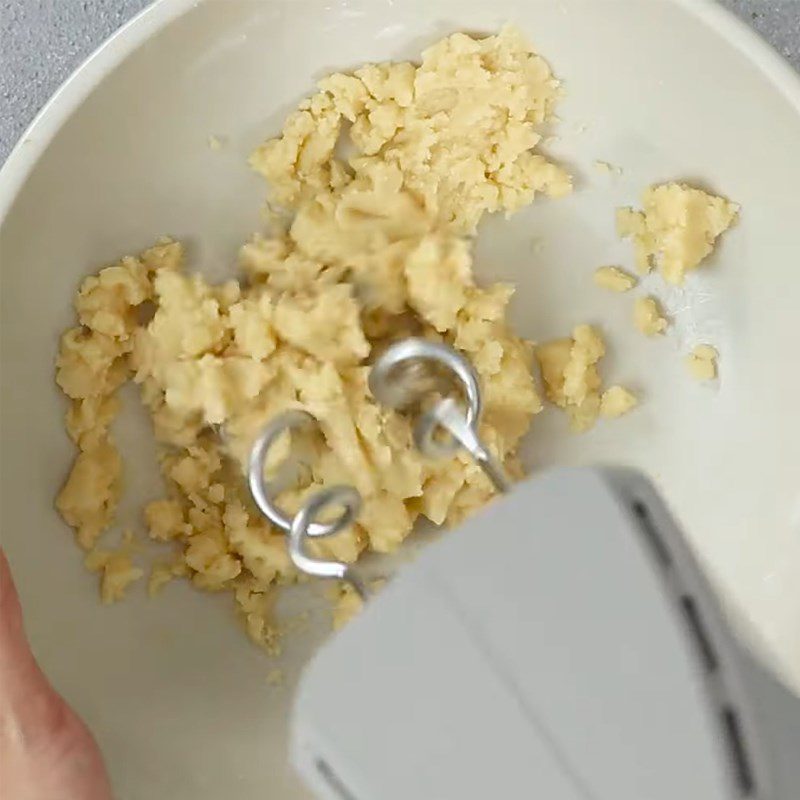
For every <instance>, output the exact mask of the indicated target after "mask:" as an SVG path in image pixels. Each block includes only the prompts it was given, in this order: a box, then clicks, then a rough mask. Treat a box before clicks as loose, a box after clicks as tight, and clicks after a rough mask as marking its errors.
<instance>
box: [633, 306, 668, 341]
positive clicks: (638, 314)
mask: <svg viewBox="0 0 800 800" xmlns="http://www.w3.org/2000/svg"><path fill="white" fill-rule="evenodd" d="M633 323H634V325H636V327H637V329H638V330H640V331H641V332H642V333H643V334H644V335H645V336H657V335H658V334H660V333H664V331H665V330H666V329H667V326H668V325H669V323H668V321H667V319H666V317H664V315H663V314H662V313H661V307H660V306H659V304H658V301H657V300H656V299H655V298H654V297H637V298H636V301H635V302H634V304H633Z"/></svg>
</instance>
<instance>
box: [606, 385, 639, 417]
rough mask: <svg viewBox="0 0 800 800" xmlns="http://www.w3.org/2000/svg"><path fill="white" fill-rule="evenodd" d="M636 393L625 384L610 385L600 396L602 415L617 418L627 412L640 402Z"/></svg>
mask: <svg viewBox="0 0 800 800" xmlns="http://www.w3.org/2000/svg"><path fill="white" fill-rule="evenodd" d="M638 402H639V401H638V400H637V399H636V395H634V394H633V393H632V392H630V391H629V390H628V389H626V388H625V387H624V386H609V387H608V389H606V390H605V391H604V392H603V394H602V396H601V398H600V416H601V417H605V418H606V419H615V418H616V417H621V416H622V415H623V414H627V413H628V412H629V411H630V410H631V409H633V408H635V407H636V405H637V404H638Z"/></svg>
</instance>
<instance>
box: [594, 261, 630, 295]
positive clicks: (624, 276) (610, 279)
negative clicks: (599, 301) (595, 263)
mask: <svg viewBox="0 0 800 800" xmlns="http://www.w3.org/2000/svg"><path fill="white" fill-rule="evenodd" d="M594 282H595V285H597V286H599V287H600V288H601V289H608V290H609V291H610V292H627V291H630V290H631V289H633V287H634V286H636V278H634V277H633V275H630V274H629V273H627V272H625V270H624V269H620V268H619V267H598V268H597V269H596V270H595V271H594Z"/></svg>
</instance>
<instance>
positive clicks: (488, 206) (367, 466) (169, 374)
mask: <svg viewBox="0 0 800 800" xmlns="http://www.w3.org/2000/svg"><path fill="white" fill-rule="evenodd" d="M558 95H559V88H558V83H557V81H556V80H555V79H554V78H553V76H552V74H551V72H550V69H549V67H548V66H547V64H546V63H545V62H544V61H543V60H542V59H541V58H540V57H539V56H538V55H536V54H535V53H533V52H532V51H531V50H530V48H529V47H528V46H527V44H526V43H525V42H524V41H523V40H522V38H521V37H520V35H519V34H518V33H517V32H515V31H514V30H513V29H510V28H509V29H504V30H503V31H502V32H501V33H500V34H499V35H497V36H492V37H489V38H486V39H474V38H471V37H469V36H466V35H463V34H455V35H453V36H450V37H448V38H446V39H444V40H442V41H441V42H439V43H438V44H435V45H434V46H433V47H431V48H430V49H428V50H426V51H425V52H424V54H423V58H422V64H421V65H419V66H417V65H414V64H411V63H400V64H370V65H366V66H364V67H362V68H361V69H358V70H356V71H355V73H353V74H335V75H331V76H329V77H327V78H325V79H324V80H322V81H321V82H320V84H319V87H318V91H317V93H316V94H314V95H313V96H312V97H310V98H308V99H307V100H305V101H303V102H302V103H301V104H300V106H299V108H298V109H297V110H296V111H294V112H293V113H291V114H290V115H289V117H288V118H287V120H286V122H285V124H284V126H283V131H282V133H281V135H280V136H278V137H277V138H275V139H271V140H269V141H268V142H266V143H265V144H264V145H262V146H261V147H259V148H258V150H257V151H256V152H255V153H254V154H253V156H252V158H251V164H252V166H253V168H254V169H255V170H257V171H258V172H259V173H261V174H262V175H263V176H264V177H265V178H266V179H267V183H268V187H269V195H268V199H269V203H270V204H271V205H272V206H273V207H274V208H277V207H280V214H281V215H282V216H283V217H284V218H286V219H287V220H288V222H287V224H286V225H285V227H282V228H279V229H277V230H272V231H270V232H269V233H268V234H260V235H256V236H254V237H253V238H252V240H251V241H249V242H247V243H246V244H245V245H244V246H243V247H242V249H241V253H240V263H241V268H242V270H243V272H244V275H245V278H246V280H245V281H243V282H241V283H239V282H237V281H230V282H228V283H225V284H220V285H212V284H210V283H208V282H207V281H206V280H205V279H204V278H202V277H201V276H200V275H198V274H193V273H191V272H189V271H187V269H186V263H185V262H186V254H185V253H184V249H183V247H182V245H181V244H180V243H178V242H173V241H169V240H163V241H160V242H158V243H157V244H156V245H155V246H154V247H152V248H150V249H148V250H146V251H144V252H143V253H141V254H139V255H138V256H131V257H126V258H124V259H122V260H121V261H120V262H119V263H117V264H114V265H112V266H109V267H107V268H105V269H103V270H101V271H100V272H99V273H98V274H97V275H95V276H91V277H89V278H87V279H86V280H85V281H84V283H83V285H82V286H81V288H80V289H79V291H78V294H77V296H76V298H75V309H76V312H77V315H78V321H79V325H78V326H77V327H75V328H73V329H71V330H69V331H67V333H65V334H64V336H63V338H62V343H61V350H60V353H59V356H58V361H57V373H56V379H57V381H58V384H59V385H60V386H61V388H62V389H63V391H64V392H65V394H66V395H67V396H68V397H69V398H70V403H71V407H70V410H69V412H68V415H67V429H68V432H69V434H70V436H71V438H72V439H73V441H74V442H75V444H76V446H77V447H78V450H79V452H78V456H77V458H76V462H75V465H74V467H73V470H72V473H71V474H70V476H69V478H68V479H67V481H66V483H65V485H64V487H63V489H62V491H61V493H60V494H59V496H58V498H57V501H56V504H57V507H58V509H59V511H60V512H61V514H62V516H63V517H64V519H65V520H66V521H67V522H68V523H69V524H70V525H71V526H73V527H74V528H75V530H76V532H77V536H78V541H79V542H80V544H81V545H82V546H83V547H84V548H86V549H87V550H93V548H95V545H96V543H97V541H98V538H99V537H100V536H101V535H102V534H103V532H104V531H106V530H107V529H108V528H109V526H110V525H111V524H112V523H113V520H114V512H115V508H116V505H117V501H118V498H119V494H120V491H121V475H122V461H121V459H120V456H119V454H118V452H117V450H116V447H115V445H114V441H113V436H112V434H111V433H110V430H109V428H110V425H111V422H112V420H113V418H114V416H115V414H116V412H117V400H116V393H117V390H118V389H119V387H120V385H121V384H123V383H124V382H126V381H133V382H134V383H135V384H137V385H138V386H139V388H140V391H141V398H142V401H143V402H144V404H145V405H146V407H147V408H148V409H149V411H150V414H151V417H152V422H153V429H154V432H155V437H156V440H157V442H158V443H159V445H160V448H161V451H160V452H161V454H160V467H161V471H162V473H163V475H164V479H165V485H166V494H165V496H164V497H163V498H162V499H159V500H155V501H154V502H151V503H150V504H149V505H147V507H146V508H145V509H144V510H143V522H144V525H145V526H146V528H147V530H148V533H149V536H150V538H151V539H152V540H153V542H154V543H157V545H158V547H160V548H162V549H163V550H164V553H163V554H162V557H161V558H160V559H159V560H158V561H157V563H156V564H155V565H154V566H153V567H152V569H151V572H150V578H149V589H150V592H151V594H156V593H157V592H158V591H159V590H160V589H161V588H162V587H163V586H164V584H166V583H167V582H169V581H170V580H172V579H173V578H176V577H183V576H186V577H187V578H188V579H189V580H191V581H192V583H193V584H194V585H195V586H197V587H199V588H202V589H207V590H211V591H218V590H226V591H229V592H231V593H232V595H233V597H234V599H235V602H236V606H237V608H238V610H239V612H240V615H241V617H242V619H243V621H244V626H245V628H246V630H247V632H248V634H249V635H250V637H251V638H252V639H253V640H254V641H256V642H258V643H260V644H261V645H263V646H264V647H266V648H267V649H268V650H270V651H271V652H277V650H278V648H279V633H280V630H279V627H278V625H277V623H276V622H275V621H274V619H273V617H272V608H273V606H274V601H275V596H276V592H277V590H278V588H279V587H280V586H282V585H284V584H287V583H292V582H295V581H296V580H297V579H298V576H297V574H296V573H295V570H294V568H293V566H292V564H291V562H290V560H289V558H288V555H287V552H286V547H285V537H284V534H283V533H282V532H280V531H278V530H276V529H275V528H273V527H272V526H271V525H270V524H269V523H268V522H266V521H265V519H263V518H262V517H261V516H260V514H259V513H258V512H257V511H256V509H255V508H254V507H253V505H252V503H251V501H250V498H249V495H248V493H247V491H246V487H245V484H244V481H243V479H242V470H243V465H244V464H245V462H246V459H247V456H248V453H249V449H250V446H251V443H252V441H253V439H254V437H255V436H256V434H257V433H258V432H259V430H260V429H261V428H262V426H263V425H264V424H265V423H266V422H267V421H268V420H269V419H271V418H272V417H274V416H275V415H276V414H277V413H279V412H282V411H285V410H287V409H290V408H301V409H305V410H306V411H308V412H310V413H311V414H312V415H313V416H314V417H316V419H317V420H318V421H319V423H320V430H319V431H318V432H316V433H309V434H308V436H307V437H306V439H305V440H303V441H302V442H300V444H301V445H302V451H303V453H304V458H305V460H304V464H303V469H300V470H298V476H297V483H296V485H294V486H291V487H289V488H288V489H287V490H286V491H285V492H284V493H283V494H282V495H281V496H280V497H279V498H278V500H279V502H280V503H282V504H283V505H284V506H285V507H286V508H287V509H288V510H289V511H292V510H294V509H295V508H297V506H298V504H299V503H300V502H301V501H302V500H303V499H304V498H305V497H307V496H308V495H309V494H310V493H312V492H314V491H316V490H318V489H319V488H320V487H323V486H329V485H332V484H341V483H345V484H350V485H353V486H355V487H357V489H358V490H359V491H360V492H361V494H362V496H363V500H364V502H363V510H362V512H361V514H360V517H359V519H358V522H357V523H356V524H355V525H353V526H352V527H351V528H350V529H349V530H347V531H344V532H342V533H340V534H338V535H337V536H335V537H331V538H329V539H324V540H318V541H317V542H315V543H314V546H315V547H316V548H317V551H318V552H319V553H321V554H323V555H328V556H331V557H335V558H337V559H340V560H343V561H347V562H352V561H355V560H356V559H358V558H359V556H360V555H361V554H362V553H363V552H365V551H367V550H373V551H379V552H388V551H392V550H394V549H396V548H397V547H398V546H399V545H400V543H401V542H402V541H403V540H404V539H405V538H406V536H407V535H408V534H409V533H410V531H411V530H412V528H413V526H414V523H415V521H416V520H417V519H418V518H419V517H421V516H423V517H427V518H428V519H429V520H431V521H432V522H434V523H436V524H443V523H455V522H458V521H460V520H461V519H463V518H464V517H465V516H466V515H468V514H469V513H471V512H472V511H473V510H475V509H476V508H478V507H480V506H481V505H483V504H484V503H486V502H487V501H488V500H489V499H490V498H491V497H492V495H493V489H492V487H491V485H490V483H489V482H488V480H487V479H486V478H485V476H484V475H483V473H482V472H481V470H480V468H479V467H477V466H476V465H475V464H474V463H472V461H471V460H470V458H469V457H467V456H465V455H463V454H460V455H458V456H456V457H454V458H453V459H451V460H450V461H446V462H430V461H427V460H425V459H422V458H421V457H420V456H419V455H418V454H417V452H416V450H415V448H414V446H413V442H412V436H411V422H410V421H409V419H407V418H406V417H404V416H402V415H399V414H398V413H396V412H394V411H392V410H387V409H385V408H382V407H381V406H379V405H378V404H377V403H376V402H375V400H374V399H373V398H372V396H371V394H370V392H369V390H368V387H367V375H368V371H369V363H370V359H371V358H373V357H374V356H375V354H377V353H379V352H380V351H381V349H382V348H384V347H385V346H386V345H387V344H388V343H389V342H391V341H392V340H394V339H397V338H400V337H403V336H407V335H410V334H413V335H421V336H427V337H430V338H431V339H439V340H443V341H446V342H448V343H449V344H451V345H453V346H455V347H456V348H458V349H459V350H460V351H461V352H463V353H464V354H465V355H466V356H467V358H469V359H470V360H471V361H472V363H473V364H474V365H475V368H476V370H477V372H478V374H479V377H480V380H481V384H482V389H483V392H484V398H485V414H484V417H483V423H482V431H481V433H482V436H483V437H484V440H485V441H486V442H487V444H488V445H489V447H490V448H491V449H492V451H493V452H494V453H495V455H496V456H497V457H498V458H499V459H500V460H501V461H504V462H506V463H508V464H509V466H512V465H513V464H514V463H515V460H514V452H515V449H516V447H517V444H518V442H519V440H520V438H521V437H522V436H523V435H524V434H525V432H526V431H527V429H528V426H529V424H530V421H531V417H532V416H533V415H534V414H535V413H537V412H538V411H539V410H540V409H541V402H540V399H539V396H538V394H537V391H536V388H535V385H534V381H533V379H532V375H531V361H532V345H530V344H529V343H528V342H526V341H524V340H522V339H520V338H519V337H517V336H516V335H515V334H514V333H513V331H511V330H510V328H509V327H508V325H507V324H506V321H505V314H506V308H507V305H508V302H509V300H510V298H511V295H512V293H513V289H512V288H511V287H509V286H507V285H502V284H497V285H493V286H480V285H478V284H477V283H476V282H475V280H474V278H473V273H472V256H471V250H472V242H471V240H469V239H467V238H465V236H466V235H471V234H473V233H474V231H475V229H476V226H477V224H478V222H479V221H480V219H481V217H482V216H483V214H485V213H487V212H489V213H491V212H496V211H503V212H506V213H512V212H514V211H516V210H517V209H519V208H521V207H523V206H525V205H527V204H529V203H530V202H531V201H532V200H533V199H534V196H535V195H536V194H537V193H544V194H549V195H552V196H559V195H563V194H565V193H567V192H569V191H570V189H571V181H570V178H569V176H568V175H567V173H566V172H565V171H564V170H563V169H562V168H561V167H559V166H557V165H555V164H553V163H550V162H548V161H547V160H546V159H545V158H544V157H543V156H542V155H540V154H538V153H537V152H536V151H535V146H536V145H537V143H538V141H539V139H540V135H539V133H538V132H537V125H539V124H540V123H543V122H545V121H546V120H547V119H548V118H549V117H550V116H551V115H552V113H553V108H554V104H555V102H556V99H557V98H558ZM343 136H346V137H348V138H349V140H350V143H351V145H352V149H353V150H354V153H353V155H352V156H351V157H350V158H348V159H347V160H343V159H341V158H339V157H338V156H337V155H336V153H337V152H338V150H337V144H339V142H340V140H341V138H342V137H343ZM146 311H147V312H149V313H145V312H146ZM144 320H149V321H146V322H145V321H144ZM595 349H596V348H595ZM593 357H594V356H593V355H592V353H587V354H586V356H585V358H584V360H585V362H586V364H585V367H584V372H588V371H589V370H591V369H592V368H593V367H592V364H593V363H594V362H593V361H591V358H593ZM598 357H599V356H598ZM573 360H574V359H573ZM595 360H596V359H595ZM570 363H571V362H570ZM569 380H570V387H571V388H570V391H571V392H572V394H571V397H577V395H578V394H579V391H578V390H579V385H580V384H581V382H582V381H583V382H584V383H585V377H581V376H579V375H575V376H572V377H570V379H569ZM592 391H594V389H593V390H592ZM592 397H594V395H592ZM595 404H596V405H597V406H599V400H598V399H596V403H595ZM583 405H585V402H584V401H580V402H577V401H576V408H578V407H582V406H583ZM114 558H115V557H114V556H108V557H107V558H106V557H105V556H99V557H94V558H93V559H92V562H91V563H92V566H93V568H94V569H98V570H101V569H102V570H104V573H103V574H104V576H105V577H104V584H103V586H104V588H103V596H104V599H108V600H114V599H117V598H118V597H120V596H121V595H122V594H123V592H124V589H125V587H126V586H127V584H128V583H129V582H130V581H131V580H133V579H134V578H133V576H134V574H135V575H136V578H138V577H140V575H141V573H134V572H132V571H131V570H138V569H139V567H134V566H133V564H132V563H129V557H128V556H127V555H126V556H120V557H119V558H118V559H116V560H114ZM123 559H125V560H123Z"/></svg>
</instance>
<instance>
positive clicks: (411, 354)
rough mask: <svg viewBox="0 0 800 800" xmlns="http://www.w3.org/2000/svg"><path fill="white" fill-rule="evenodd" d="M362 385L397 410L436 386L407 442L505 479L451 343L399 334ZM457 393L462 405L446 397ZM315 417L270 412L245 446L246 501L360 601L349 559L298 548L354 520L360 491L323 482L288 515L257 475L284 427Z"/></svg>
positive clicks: (502, 482) (504, 484)
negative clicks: (463, 456)
mask: <svg viewBox="0 0 800 800" xmlns="http://www.w3.org/2000/svg"><path fill="white" fill-rule="evenodd" d="M369 387H370V390H371V392H372V394H373V395H374V397H375V399H376V400H378V402H380V403H382V404H383V405H385V406H388V407H389V408H393V409H396V410H398V411H405V410H410V409H413V408H415V407H416V406H418V405H420V404H421V403H422V402H423V401H424V400H426V399H430V398H431V394H432V393H433V392H436V393H438V394H440V395H444V396H440V398H439V399H437V400H436V401H435V402H434V403H433V405H432V406H431V407H430V408H428V409H427V410H424V411H423V412H422V413H421V414H420V416H419V418H418V420H417V423H416V425H415V427H414V443H415V445H416V446H417V448H418V449H419V450H420V452H421V453H423V454H424V455H426V456H428V457H430V458H446V457H449V456H452V455H453V454H454V453H455V452H456V451H457V450H458V449H459V448H464V449H465V450H466V451H467V452H468V453H470V455H472V457H473V458H474V459H475V461H476V462H477V463H478V464H479V465H480V467H481V468H482V469H483V471H484V472H485V473H486V475H487V476H488V478H489V479H490V480H491V482H492V484H493V485H494V487H495V488H496V489H497V491H498V492H506V491H508V490H509V488H510V487H511V482H510V480H509V478H508V476H507V475H506V474H505V471H504V470H503V467H502V465H501V464H500V463H499V462H498V461H497V460H496V459H495V458H494V456H493V455H492V454H491V452H490V451H489V449H488V447H486V445H485V444H484V443H483V442H482V441H481V438H480V435H479V433H478V425H479V422H480V417H481V411H482V403H481V393H480V385H479V383H478V377H477V375H476V373H475V370H474V369H473V367H472V365H471V364H470V363H469V361H467V360H466V359H465V358H464V357H463V356H462V355H460V354H459V353H457V352H456V351H455V350H454V349H453V348H451V347H448V346H447V345H445V344H441V343H439V342H431V341H428V340H426V339H418V338H411V339H403V340H401V341H399V342H397V343H395V344H393V345H391V346H390V347H389V348H388V349H387V350H386V351H385V352H384V353H383V354H382V355H381V356H380V357H379V358H378V360H377V361H376V362H375V364H374V365H373V367H372V370H371V372H370V376H369ZM454 394H455V395H461V397H462V398H463V407H462V403H460V402H459V400H458V399H456V397H454V396H453V395H454ZM318 425H319V423H318V421H317V420H316V419H315V418H314V417H313V416H312V415H311V414H309V413H307V412H305V411H301V410H291V411H286V412H284V413H283V414H280V415H278V416H277V417H275V418H274V419H273V420H271V421H270V422H269V424H268V425H267V426H266V427H265V428H264V430H263V431H262V432H261V434H260V436H259V437H258V439H257V440H256V441H255V444H254V445H253V448H252V451H251V454H250V462H249V465H248V484H249V486H250V492H251V494H252V496H253V500H254V501H255V503H256V505H257V506H258V508H259V509H260V511H261V512H262V513H263V514H264V516H266V517H267V519H269V521H270V522H272V524H273V525H275V526H276V527H278V528H280V529H281V530H283V531H286V532H287V533H288V534H289V556H290V558H291V559H292V562H293V563H294V565H295V566H296V567H297V569H299V570H300V571H301V572H304V573H306V574H307V575H314V576H316V577H320V578H337V579H339V580H342V581H345V582H346V583H348V584H350V586H351V587H352V588H353V589H354V591H355V592H356V593H357V594H358V595H359V596H360V597H361V598H362V599H364V598H365V597H366V595H367V587H366V583H365V582H364V580H363V579H362V578H361V577H360V576H359V575H358V573H357V572H356V571H355V570H354V569H353V567H352V566H351V565H349V564H344V563H342V562H339V561H333V560H328V559H323V558H318V557H315V556H313V555H311V554H310V553H309V552H308V549H307V547H306V540H307V539H314V538H317V537H319V538H322V537H326V536H332V535H333V534H336V533H339V532H340V531H343V530H344V529H345V528H347V527H348V526H349V525H352V524H353V522H355V521H356V519H357V518H358V513H359V510H360V507H361V496H360V495H359V493H358V492H357V491H356V489H354V488H353V487H352V486H331V487H328V488H325V489H321V490H320V491H318V492H316V493H315V494H313V495H312V496H311V497H310V498H308V500H306V501H305V503H303V504H302V506H301V507H300V509H299V511H297V513H296V514H295V515H294V516H293V517H291V516H289V515H288V514H287V513H286V512H285V511H284V510H283V509H281V508H279V507H278V505H277V503H276V502H275V495H276V494H277V493H278V491H277V490H278V487H277V485H276V483H275V482H274V481H268V480H266V479H265V477H264V470H265V465H266V463H267V459H268V455H269V452H270V450H271V449H272V447H273V446H274V444H275V442H276V441H277V440H278V439H279V438H280V437H281V436H282V435H283V434H285V433H289V434H291V432H292V431H300V430H309V429H313V428H314V427H315V426H318ZM333 508H339V509H341V513H340V514H339V515H338V516H337V517H336V518H335V519H334V520H332V521H330V522H321V521H319V519H320V516H321V515H322V513H323V512H324V511H325V510H326V509H333Z"/></svg>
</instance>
